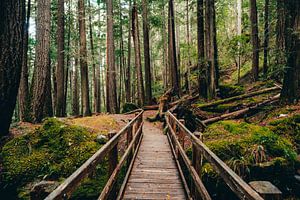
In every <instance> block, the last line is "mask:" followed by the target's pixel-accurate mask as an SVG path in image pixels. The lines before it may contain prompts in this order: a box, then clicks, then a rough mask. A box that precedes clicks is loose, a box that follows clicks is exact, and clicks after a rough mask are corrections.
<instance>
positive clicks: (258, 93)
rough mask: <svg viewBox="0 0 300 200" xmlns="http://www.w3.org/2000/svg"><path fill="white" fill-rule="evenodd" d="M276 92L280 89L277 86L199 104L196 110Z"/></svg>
mask: <svg viewBox="0 0 300 200" xmlns="http://www.w3.org/2000/svg"><path fill="white" fill-rule="evenodd" d="M278 90H280V88H279V87H278V86H275V87H271V88H266V89H262V90H259V91H255V92H250V93H248V94H242V95H239V96H234V97H230V98H227V99H221V100H218V101H214V102H210V103H206V104H201V105H198V106H197V108H207V107H212V106H217V105H220V104H224V103H229V102H232V101H237V100H242V99H246V98H250V97H253V96H257V95H261V94H265V93H269V92H273V91H278Z"/></svg>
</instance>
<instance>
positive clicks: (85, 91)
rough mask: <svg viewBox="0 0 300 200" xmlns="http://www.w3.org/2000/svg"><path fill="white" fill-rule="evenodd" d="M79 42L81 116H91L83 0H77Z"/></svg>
mask: <svg viewBox="0 0 300 200" xmlns="http://www.w3.org/2000/svg"><path fill="white" fill-rule="evenodd" d="M78 13H79V17H78V19H79V40H80V75H81V96H82V111H83V113H82V114H83V116H89V115H91V109H90V98H89V76H88V65H87V50H86V30H85V28H86V26H85V6H84V0H78Z"/></svg>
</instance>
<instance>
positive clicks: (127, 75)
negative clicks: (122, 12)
mask: <svg viewBox="0 0 300 200" xmlns="http://www.w3.org/2000/svg"><path fill="white" fill-rule="evenodd" d="M131 9H132V6H131V0H129V9H128V10H129V12H128V22H129V23H128V49H127V51H128V54H127V67H126V73H125V91H126V102H131V85H130V82H131V74H130V67H131Z"/></svg>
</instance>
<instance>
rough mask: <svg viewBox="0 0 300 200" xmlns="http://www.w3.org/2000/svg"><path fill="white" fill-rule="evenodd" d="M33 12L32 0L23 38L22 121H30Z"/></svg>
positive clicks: (28, 7) (19, 100)
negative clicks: (29, 71)
mask: <svg viewBox="0 0 300 200" xmlns="http://www.w3.org/2000/svg"><path fill="white" fill-rule="evenodd" d="M30 12H31V1H30V0H28V2H27V13H26V22H25V29H24V39H23V55H22V57H23V59H22V72H21V80H20V87H19V96H18V102H19V118H20V121H30V111H29V106H30V98H29V88H28V59H27V52H28V37H29V20H30Z"/></svg>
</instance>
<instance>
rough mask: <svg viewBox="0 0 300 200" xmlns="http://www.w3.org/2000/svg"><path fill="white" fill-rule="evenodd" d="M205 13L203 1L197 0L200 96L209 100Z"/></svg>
mask: <svg viewBox="0 0 300 200" xmlns="http://www.w3.org/2000/svg"><path fill="white" fill-rule="evenodd" d="M203 14H204V12H203V0H197V50H198V62H197V64H198V71H199V73H198V85H199V95H200V96H201V97H203V98H207V79H206V74H207V70H206V66H205V51H204V15H203Z"/></svg>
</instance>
